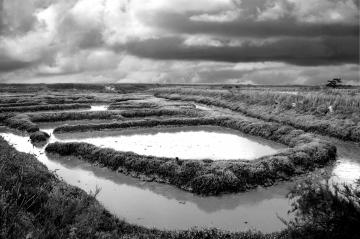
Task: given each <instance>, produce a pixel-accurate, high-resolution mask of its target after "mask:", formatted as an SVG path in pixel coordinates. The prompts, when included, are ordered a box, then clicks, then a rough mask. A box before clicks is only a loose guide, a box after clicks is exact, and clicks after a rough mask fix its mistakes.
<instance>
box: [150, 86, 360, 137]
mask: <svg viewBox="0 0 360 239" xmlns="http://www.w3.org/2000/svg"><path fill="white" fill-rule="evenodd" d="M154 92H155V96H157V97H162V98H166V99H171V100H181V101H194V102H197V103H202V104H207V105H214V106H219V107H223V108H228V109H231V110H234V111H238V112H241V113H243V114H246V115H248V116H251V117H255V118H259V119H262V120H266V121H274V122H278V123H282V124H287V125H291V126H293V127H296V128H300V129H303V130H306V131H309V132H316V133H320V134H324V135H329V136H333V137H337V138H340V139H345V140H352V141H360V126H359V122H360V96H359V95H358V94H355V95H350V94H345V95H342V94H339V93H336V92H337V91H335V93H332V94H329V95H328V94H327V93H324V92H318V93H317V94H314V93H306V92H300V93H299V94H283V93H279V92H276V91H268V90H266V89H262V90H246V91H245V90H235V91H233V92H229V91H228V90H219V89H216V90H205V89H191V88H184V89H181V88H161V89H155V90H154ZM330 106H331V107H330ZM329 107H330V108H329Z"/></svg>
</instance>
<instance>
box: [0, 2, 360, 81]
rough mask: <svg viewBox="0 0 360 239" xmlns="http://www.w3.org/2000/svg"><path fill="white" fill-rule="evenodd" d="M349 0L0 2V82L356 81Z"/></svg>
mask: <svg viewBox="0 0 360 239" xmlns="http://www.w3.org/2000/svg"><path fill="white" fill-rule="evenodd" d="M359 72H360V64H359V0H196V1H195V0H26V1H25V0H0V83H68V82H75V83H218V84H219V83H240V84H265V85H267V84H271V85H272V84H279V85H280V84H281V85H283V84H311V85H318V84H324V83H326V82H327V81H328V80H330V79H333V78H338V77H340V78H341V79H342V80H343V82H344V83H345V84H354V85H360V76H359V74H360V73H359Z"/></svg>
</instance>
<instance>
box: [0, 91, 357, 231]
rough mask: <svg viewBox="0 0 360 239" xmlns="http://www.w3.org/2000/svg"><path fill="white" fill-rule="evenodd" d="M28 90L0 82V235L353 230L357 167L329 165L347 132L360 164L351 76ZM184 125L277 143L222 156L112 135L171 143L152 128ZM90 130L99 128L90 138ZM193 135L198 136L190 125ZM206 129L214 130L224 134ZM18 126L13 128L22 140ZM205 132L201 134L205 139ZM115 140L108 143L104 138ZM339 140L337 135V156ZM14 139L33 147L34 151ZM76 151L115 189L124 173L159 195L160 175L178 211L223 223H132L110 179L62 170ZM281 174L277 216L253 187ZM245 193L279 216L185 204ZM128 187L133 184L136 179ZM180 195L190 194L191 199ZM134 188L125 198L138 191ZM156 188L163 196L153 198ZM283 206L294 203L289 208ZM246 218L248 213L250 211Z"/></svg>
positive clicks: (275, 184) (276, 181)
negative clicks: (276, 82) (348, 175)
mask: <svg viewBox="0 0 360 239" xmlns="http://www.w3.org/2000/svg"><path fill="white" fill-rule="evenodd" d="M24 91H25V90H24V88H22V87H21V86H13V87H11V86H6V87H5V88H2V92H6V93H4V94H3V95H1V97H0V123H1V124H2V125H4V126H6V128H5V129H4V130H5V131H6V132H7V133H1V137H0V145H1V147H0V191H1V197H0V227H1V235H0V238H24V237H28V238H358V237H359V230H358V228H359V226H360V222H359V220H358V218H360V200H359V196H360V194H359V185H358V183H356V182H355V181H356V180H355V179H356V178H357V176H358V177H360V173H359V172H357V171H355V173H353V174H352V178H354V180H351V181H346V184H342V183H343V181H341V180H338V181H337V180H334V178H333V177H332V176H331V173H333V172H336V170H341V169H339V165H340V166H341V165H345V164H346V163H347V162H349V160H348V159H347V153H349V152H347V151H349V150H347V149H348V148H344V147H343V146H341V145H342V144H343V143H342V142H341V140H347V141H352V142H353V143H352V142H348V143H346V144H349V145H350V146H349V147H350V148H351V149H350V151H352V150H354V153H352V154H351V160H352V161H351V162H352V163H355V165H360V158H358V156H357V155H358V153H357V152H358V151H356V150H357V149H356V147H357V146H356V145H357V144H356V142H359V141H360V126H359V122H360V115H359V112H360V110H359V109H360V98H359V97H360V91H359V89H357V88H354V89H349V88H348V89H341V88H338V89H321V88H316V87H313V88H311V87H308V88H299V87H278V88H276V87H269V88H265V87H240V86H237V87H235V86H215V85H214V86H206V87H204V86H191V87H190V86H186V87H184V86H182V87H181V88H180V87H177V86H173V87H168V86H166V87H163V86H161V85H158V86H156V87H155V86H154V85H134V86H132V85H124V86H121V85H119V86H117V85H114V86H113V87H112V88H111V91H110V90H108V89H106V88H105V87H104V86H101V85H52V86H47V85H41V86H36V85H33V86H31V87H30V88H28V92H27V93H26V94H24ZM20 94H21V97H20ZM205 106H206V107H205ZM52 123H54V124H56V125H55V126H53V127H52V128H46V127H44V124H52ZM184 127H192V128H193V129H196V128H198V129H200V128H201V127H205V128H206V127H208V128H209V127H210V128H211V127H217V129H219V130H220V133H221V132H225V131H232V132H236V134H242V135H243V137H245V138H246V137H248V138H251V137H253V138H252V140H254V142H257V144H258V143H259V142H265V141H271V142H272V144H274V145H275V144H277V145H281V147H279V148H278V149H277V150H274V151H268V152H267V153H265V154H263V155H259V156H257V157H253V158H250V159H247V158H245V156H244V158H242V157H241V150H243V151H246V150H248V151H250V150H249V149H248V148H249V147H256V146H255V144H254V145H253V146H251V145H250V144H246V145H247V146H242V147H241V149H240V145H241V144H237V146H238V147H239V149H238V150H239V151H238V153H235V154H234V155H239V157H236V156H233V157H229V158H226V155H229V154H227V153H228V152H224V153H223V154H221V149H219V150H218V151H219V156H217V157H216V158H211V157H209V156H203V157H201V156H199V157H198V158H191V157H188V158H186V156H180V157H179V155H186V154H178V153H177V151H179V150H186V149H176V150H175V149H172V150H174V152H173V153H171V150H168V152H169V153H168V154H167V155H161V154H159V155H157V154H156V153H157V151H161V150H160V149H158V150H156V149H154V150H155V151H156V152H155V151H154V152H152V153H145V151H137V150H136V148H131V147H130V146H127V144H126V143H128V142H130V140H131V139H130V138H131V137H128V138H126V137H124V139H123V140H126V142H125V141H124V142H122V141H120V142H119V144H121V145H122V147H120V146H116V144H115V143H114V142H115V141H117V140H120V136H121V135H122V136H125V135H126V132H138V133H137V134H143V135H139V137H140V138H141V137H143V136H144V132H145V131H147V132H152V135H150V136H149V137H148V141H149V142H150V141H152V143H153V145H151V144H146V147H148V146H149V145H150V146H149V147H154V146H155V145H156V146H159V147H161V146H162V147H166V144H164V143H161V141H154V140H155V138H154V137H153V135H156V134H158V133H156V132H160V133H161V132H163V131H164V130H165V132H166V130H171V131H172V132H179V131H181V130H182V129H184ZM221 129H223V130H222V131H221ZM115 132H116V133H115ZM193 132H194V133H195V134H196V132H199V131H196V130H195V131H193ZM80 135H85V136H82V137H80ZM96 135H104V136H99V138H98V139H96ZM323 135H326V136H331V137H335V138H337V139H336V140H335V139H334V138H331V137H324V136H323ZM118 136H119V138H117V137H118ZM163 136H164V137H165V136H166V137H168V143H169V144H170V145H172V144H175V143H176V137H175V135H174V134H171V133H169V134H164V135H163ZM173 137H174V138H173ZM188 137H192V138H194V139H196V137H195V136H188ZM204 137H211V136H210V134H207V136H204ZM213 137H219V140H220V137H221V136H220V134H218V135H216V136H213ZM16 138H18V140H20V141H19V142H17V143H16ZM72 138H73V139H75V141H77V142H74V140H73V141H72V140H71V139H72ZM140 138H139V139H136V141H139V140H141V139H140ZM106 140H108V141H109V142H110V143H111V144H110V143H109V144H107V143H106V142H107V141H106ZM144 140H145V139H144ZM164 140H166V138H165V139H164ZM185 140H186V139H185ZM28 141H30V142H31V143H33V144H34V145H35V147H34V146H32V145H31V144H30V142H28ZM112 141H114V142H112ZM198 141H201V139H198ZM203 141H204V142H201V143H206V142H207V141H206V140H203ZM121 142H122V143H121ZM190 142H192V141H191V140H189V143H190ZM9 143H11V144H14V147H15V148H16V149H15V148H13V147H12V146H11V145H9ZM119 144H118V145H119ZM192 144H193V143H192ZM262 144H264V143H262ZM344 144H345V143H344ZM111 145H113V147H112V148H109V147H110V146H111ZM129 145H130V144H129ZM200 145H201V144H199V147H200ZM220 145H221V144H220V143H218V146H220ZM229 145H230V144H229ZM336 146H338V147H340V151H338V152H339V154H340V159H338V156H337V148H336ZM207 147H210V148H211V147H216V145H208V146H207ZM233 147H235V146H233ZM25 148H26V149H28V151H26V150H24V149H25ZM199 149H200V148H199ZM205 150H206V149H203V151H205ZM222 150H223V149H222ZM227 150H228V151H230V150H231V147H230V148H228V149H227ZM254 150H258V149H255V148H254ZM19 151H24V152H26V153H31V154H34V153H35V156H34V155H31V154H26V153H22V152H19ZM129 151H130V152H129ZM149 151H151V150H149ZM208 151H211V150H208ZM45 152H47V153H48V154H45ZM188 153H191V151H190V152H188ZM194 154H195V153H194ZM221 156H223V157H221ZM344 162H345V163H344ZM42 163H44V164H45V165H46V167H45V166H44V165H43V164H42ZM75 163H76V164H79V163H86V164H87V165H88V166H86V167H87V168H89V167H91V168H92V170H93V171H86V173H85V174H86V175H90V174H93V173H94V172H98V173H97V174H98V175H96V176H97V178H96V180H97V181H98V182H99V180H100V181H101V180H103V185H104V186H105V185H111V186H109V189H107V190H109V192H110V191H113V190H118V188H119V187H121V185H122V184H123V182H124V180H125V178H126V180H127V181H128V182H130V181H131V182H132V185H135V184H136V185H142V186H141V187H145V189H146V190H147V191H149V190H148V189H151V190H153V192H154V193H155V194H157V195H158V194H159V190H154V187H155V186H154V185H163V186H156V187H161V188H163V189H162V190H161V193H160V195H161V197H159V198H164V197H165V198H168V200H169V204H168V205H172V206H171V207H175V206H174V205H175V204H173V203H174V202H173V201H174V200H172V197H175V198H176V199H177V200H179V202H175V203H176V204H177V205H184V206H180V207H179V210H178V212H180V211H184V210H185V208H189V209H188V210H191V211H192V213H193V218H198V217H197V215H195V214H194V213H198V214H199V215H200V214H201V215H202V216H201V217H204V218H205V217H209V218H211V217H212V218H213V219H212V220H215V221H217V224H216V225H215V226H214V227H216V228H218V229H215V228H214V229H211V225H212V224H211V223H210V222H209V223H205V221H206V220H204V224H203V225H201V224H195V223H194V224H191V225H196V226H200V228H199V229H191V228H189V227H190V226H189V225H188V224H181V223H180V225H183V226H182V227H171V226H169V227H168V228H166V227H165V228H164V227H160V228H159V227H158V225H160V224H161V221H159V222H158V224H155V226H157V227H158V228H157V229H149V228H148V227H146V224H145V223H142V222H141V220H132V219H130V217H129V220H130V222H131V223H129V222H127V217H126V211H127V208H123V207H131V206H130V205H131V204H130V201H126V202H125V201H124V204H122V205H118V208H121V210H114V208H112V206H111V205H114V203H113V202H110V201H109V200H108V198H109V194H107V193H106V192H107V191H106V190H104V195H102V192H101V189H100V190H97V189H96V187H95V186H96V183H95V182H96V180H95V178H94V179H93V180H94V181H92V180H89V181H88V182H87V183H88V184H86V183H85V182H80V178H78V179H76V180H75V179H74V178H71V177H68V175H75V174H76V173H78V172H77V171H74V170H73V171H71V169H69V167H70V166H69V165H71V164H75ZM72 167H73V168H74V166H72ZM76 167H78V166H76ZM76 167H75V168H76ZM101 167H104V168H103V169H101ZM351 167H352V168H354V167H353V166H351ZM355 168H356V167H355ZM359 168H360V167H359ZM55 169H59V174H60V175H61V178H62V179H60V178H58V176H57V175H56V173H53V172H52V171H49V170H55ZM99 170H103V171H102V172H103V173H99ZM104 170H105V171H104ZM106 170H107V171H106ZM105 172H106V173H105ZM329 172H330V174H329ZM85 174H84V175H85ZM80 175H81V174H80ZM101 175H102V176H101ZM109 175H112V176H111V177H110V176H109ZM356 175H357V176H356ZM84 177H89V176H84ZM92 177H93V176H92ZM115 178H116V180H118V182H119V183H115V184H114V183H112V184H109V182H108V181H109V179H111V180H115ZM63 180H64V181H63ZM324 182H326V183H324ZM68 183H69V184H70V185H72V186H70V185H69V184H68ZM159 183H160V184H159ZM334 183H335V185H334ZM150 184H151V185H153V186H150ZM283 184H286V185H288V187H292V188H293V189H292V190H291V191H288V190H287V189H284V190H283V193H281V195H282V197H283V199H281V204H279V207H278V210H280V209H281V210H282V212H283V213H281V215H280V217H281V218H283V219H284V220H283V222H282V221H281V220H280V219H278V218H276V214H277V213H279V211H277V212H273V211H271V210H270V211H269V210H268V209H266V208H265V209H262V208H261V206H260V205H261V203H264V202H265V201H266V200H275V201H276V200H278V199H277V198H273V197H274V196H271V195H273V194H271V193H269V194H268V193H267V194H266V195H270V196H267V197H270V198H267V199H266V200H265V199H264V200H260V199H258V198H259V197H260V198H261V195H262V194H261V193H259V192H261V188H265V187H266V189H263V190H268V191H267V192H271V191H272V190H275V189H278V188H279V187H280V186H279V185H283ZM147 185H148V186H147ZM174 186H175V187H174ZM78 187H80V188H81V189H79V188H78ZM137 187H138V186H137ZM156 187H155V188H156ZM83 190H86V191H89V190H92V192H90V194H89V193H86V192H85V191H83ZM151 190H150V191H151ZM174 190H176V195H177V196H170V195H171V194H169V192H170V191H174ZM259 190H260V191H259ZM189 192H190V193H189ZM287 192H290V194H289V198H288V199H286V198H285V197H284V196H285V195H286V194H287ZM234 193H236V194H234ZM196 194H199V195H202V197H199V196H197V195H196ZM250 194H251V195H254V196H253V197H254V199H258V200H259V201H260V202H261V203H259V204H255V205H256V206H253V207H249V206H244V208H245V207H246V208H247V209H246V210H247V211H248V213H249V214H252V212H255V211H256V212H257V214H258V215H257V216H254V218H253V219H254V220H255V221H256V220H258V221H259V222H260V221H262V220H261V219H260V218H266V217H268V218H272V219H271V220H272V221H275V220H276V221H277V223H275V224H271V225H272V226H271V227H268V228H267V229H266V227H265V226H261V225H260V224H256V225H254V224H251V223H254V222H253V221H252V222H251V223H250V224H249V227H246V226H244V225H247V223H248V222H247V221H245V219H242V220H236V216H239V218H241V216H242V214H241V210H245V209H244V208H243V209H241V210H240V211H238V210H233V211H234V212H233V213H232V214H230V211H231V210H229V213H226V214H224V212H222V213H223V214H220V211H222V210H220V208H219V210H218V211H219V213H217V214H213V215H212V216H210V214H209V215H208V216H206V215H203V214H202V213H203V212H201V210H200V211H199V210H195V209H191V208H190V207H189V205H186V204H187V203H188V202H189V203H190V201H191V200H193V201H192V203H194V202H196V203H195V204H196V205H198V206H197V207H199V205H202V204H200V201H201V200H202V199H200V198H204V200H205V199H206V200H207V201H206V202H207V203H209V202H210V201H213V202H215V201H216V204H215V203H213V204H211V205H220V204H221V205H224V207H225V208H227V207H230V208H231V206H230V205H228V204H229V203H230V201H229V200H226V198H231V197H238V195H244V197H246V195H250ZM106 195H107V196H106ZM115 195H118V194H115ZM119 195H120V194H119ZM129 195H140V194H139V192H138V191H136V190H135V191H132V192H131V193H130V194H129ZM179 195H182V196H179ZM184 195H187V196H186V197H185V198H186V199H184ZM210 195H211V196H210ZM148 196H149V195H148ZM133 197H134V198H133V200H131V202H133V201H134V199H136V196H133ZM105 198H106V199H105ZM190 198H192V199H191V200H190ZM195 198H196V200H195ZM124 200H125V199H124ZM156 200H157V201H156V202H157V203H159V202H160V201H159V200H160V199H156ZM161 200H163V199H161ZM189 200H190V201H189ZM194 200H195V201H194ZM208 200H210V201H208ZM170 201H172V203H170ZM183 201H184V202H183ZM255 201H256V200H255ZM275 201H272V202H275ZM99 202H100V203H99ZM269 203H270V202H269ZM236 204H238V203H236ZM125 205H127V206H125ZM145 205H147V204H145ZM149 207H151V206H150V205H149ZM177 207H178V206H176V208H177ZM269 207H270V206H269ZM236 208H237V207H236ZM289 209H290V211H291V213H290V214H289V215H286V211H287V210H289ZM144 210H145V211H146V208H144ZM154 210H155V209H154ZM109 211H110V212H111V213H114V214H115V215H112V214H111V213H110V212H109ZM141 213H143V212H141ZM234 213H238V214H234ZM266 213H268V214H266ZM154 214H158V215H161V213H155V212H154ZM226 215H227V216H226ZM230 215H232V216H231V218H232V220H233V223H232V226H231V227H227V226H226V223H224V221H226V220H227V217H230ZM137 217H141V215H139V216H137ZM184 217H185V216H184ZM119 218H120V219H119ZM124 218H125V221H122V219H124ZM199 218H200V216H199ZM183 219H184V220H185V221H186V218H183ZM218 219H219V221H218ZM174 220H175V219H174ZM194 220H195V219H194ZM248 220H250V221H251V217H249V219H248ZM197 223H199V222H197ZM135 224H137V225H135ZM170 224H171V223H170ZM170 224H169V225H170ZM175 224H176V223H175V222H174V223H173V225H175ZM251 225H252V226H251ZM279 225H282V226H279ZM202 226H204V227H205V228H201V227H202ZM209 226H210V229H207V228H209ZM254 228H255V230H252V231H246V230H247V229H254ZM169 229H171V230H169ZM179 229H181V230H179ZM224 229H225V230H224ZM227 229H228V230H230V231H226V230H227ZM256 229H259V230H260V231H261V232H260V231H256ZM244 230H245V232H242V231H244Z"/></svg>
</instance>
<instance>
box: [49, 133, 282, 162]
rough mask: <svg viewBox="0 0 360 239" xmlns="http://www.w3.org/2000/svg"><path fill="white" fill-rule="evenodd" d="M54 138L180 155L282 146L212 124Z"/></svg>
mask: <svg viewBox="0 0 360 239" xmlns="http://www.w3.org/2000/svg"><path fill="white" fill-rule="evenodd" d="M50 131H51V129H50ZM55 139H56V140H57V141H64V142H77V141H81V142H87V143H90V144H94V145H96V146H99V147H107V148H113V149H116V150H119V151H132V152H135V153H137V154H142V155H152V156H158V157H172V158H174V157H178V158H181V159H213V160H220V159H225V160H226V159H244V160H252V159H255V158H259V157H262V156H265V155H270V154H275V153H277V152H278V151H279V150H280V149H282V148H284V146H283V145H280V144H276V143H274V142H272V141H269V140H263V139H260V138H256V137H249V136H245V135H242V134H240V133H238V132H237V131H234V130H229V129H225V128H220V127H212V126H208V127H181V128H172V129H171V128H166V129H143V130H122V131H102V132H88V133H76V134H59V135H55Z"/></svg>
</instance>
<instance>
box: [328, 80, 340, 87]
mask: <svg viewBox="0 0 360 239" xmlns="http://www.w3.org/2000/svg"><path fill="white" fill-rule="evenodd" d="M341 82H342V81H341V79H340V78H334V79H332V80H329V81H328V83H327V84H326V86H327V87H331V88H336V87H338V86H339V85H340V84H341Z"/></svg>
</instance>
